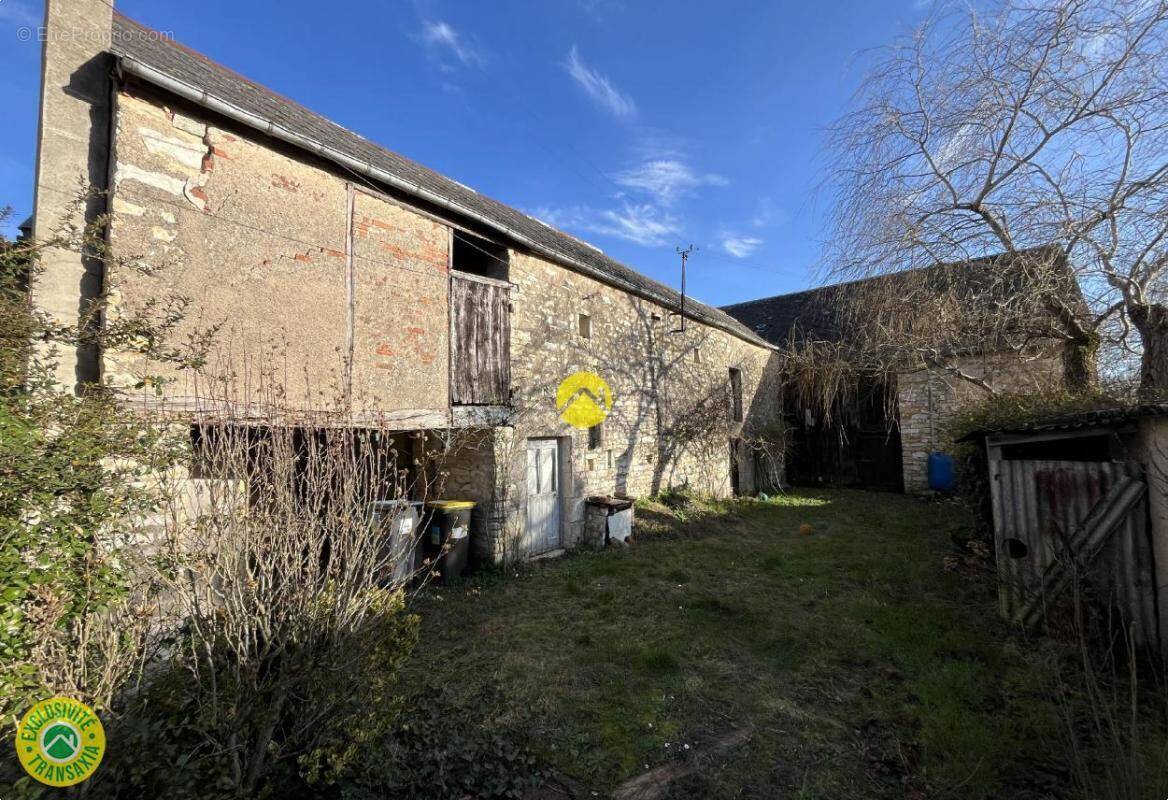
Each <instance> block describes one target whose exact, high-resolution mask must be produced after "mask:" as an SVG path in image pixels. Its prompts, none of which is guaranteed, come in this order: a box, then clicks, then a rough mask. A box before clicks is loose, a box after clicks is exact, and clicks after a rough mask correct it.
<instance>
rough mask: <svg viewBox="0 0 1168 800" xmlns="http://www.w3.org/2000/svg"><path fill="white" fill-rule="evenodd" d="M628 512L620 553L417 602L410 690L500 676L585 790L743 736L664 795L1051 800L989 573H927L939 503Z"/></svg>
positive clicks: (1013, 643) (840, 500) (1053, 753)
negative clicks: (633, 525) (744, 736)
mask: <svg viewBox="0 0 1168 800" xmlns="http://www.w3.org/2000/svg"><path fill="white" fill-rule="evenodd" d="M637 514H638V539H639V541H638V544H637V545H636V546H634V547H632V548H629V549H624V550H613V549H610V550H607V551H605V552H583V553H579V554H574V555H571V556H569V557H566V558H563V559H560V560H557V561H553V562H546V563H540V564H536V565H532V566H529V567H525V568H522V569H520V570H519V571H518V572H516V571H514V570H510V571H508V572H507V573H506V574H500V573H492V574H487V575H484V576H482V577H480V578H478V579H475V580H470V581H468V582H466V583H465V584H463V585H460V586H457V587H435V588H432V589H429V590H427V591H426V592H424V593H423V594H422V595H421V596H420V597H419V599H418V601H417V604H416V605H417V608H418V610H419V613H421V615H422V638H421V643H420V645H419V647H418V650H417V652H416V653H415V656H414V657H413V659H412V661H411V663H410V664H409V666H408V668H407V679H408V680H409V681H411V682H419V681H431V682H439V683H447V684H454V685H456V686H457V691H465V692H467V693H470V692H472V691H473V690H474V689H475V688H476V687H478V686H480V685H482V684H494V685H497V686H498V687H499V688H500V689H501V690H502V692H503V694H504V696H505V697H506V698H507V700H508V702H509V703H512V704H514V707H515V708H516V709H524V710H526V711H527V712H529V713H530V714H531V718H532V723H531V724H532V726H533V728H534V732H535V736H536V742H537V745H538V749H539V750H540V753H541V755H542V756H544V757H545V758H547V759H548V760H549V761H550V762H551V764H552V765H553V766H554V768H555V769H556V770H557V771H558V772H559V773H560V774H561V775H563V776H565V780H566V782H568V783H569V784H574V785H576V787H577V788H582V789H583V790H584V791H583V792H582V796H585V797H587V796H591V792H593V791H595V792H598V793H599V794H600V795H601V796H605V795H607V794H609V793H610V792H611V791H612V789H613V788H614V787H615V786H616V785H617V784H619V783H620V782H621V781H623V780H626V779H628V778H630V777H632V776H634V775H637V774H639V773H641V772H644V771H645V770H646V769H647V768H653V767H657V766H660V765H662V764H664V763H665V762H668V761H670V760H674V759H679V758H693V757H694V754H695V753H699V754H700V753H703V752H704V751H705V748H704V747H703V745H704V744H706V743H709V742H711V741H713V740H716V739H717V738H719V737H720V736H722V735H724V734H726V733H727V732H729V731H732V730H734V729H736V728H739V727H742V726H747V727H749V728H750V729H751V730H752V731H753V734H752V737H751V738H750V740H749V742H748V743H747V744H744V745H740V746H738V747H735V748H732V749H730V750H728V751H724V752H721V753H717V754H716V755H713V756H701V755H699V756H698V757H699V758H702V759H703V761H704V763H702V765H701V769H700V770H698V771H697V772H696V773H695V774H694V775H691V776H690V777H688V778H686V779H684V780H682V781H680V782H679V783H677V784H675V786H674V788H673V792H674V794H673V796H675V797H682V796H685V797H695V798H697V797H723V796H725V797H796V798H820V797H828V798H837V797H838V798H844V797H848V798H859V797H865V798H867V797H889V798H906V797H914V796H920V797H955V798H956V797H960V798H978V797H1035V798H1037V797H1043V796H1066V794H1067V793H1068V785H1069V782H1070V777H1069V774H1068V773H1067V772H1066V767H1065V764H1064V763H1063V762H1062V759H1061V757H1060V756H1059V753H1060V752H1061V751H1063V750H1064V749H1065V748H1064V747H1063V746H1062V741H1061V739H1060V738H1059V727H1058V723H1057V714H1056V710H1055V708H1054V706H1053V705H1052V703H1051V702H1050V700H1049V696H1050V694H1049V690H1050V687H1051V680H1050V672H1049V671H1048V670H1045V669H1044V668H1042V667H1040V666H1037V665H1038V664H1039V663H1040V659H1039V657H1038V656H1037V655H1036V653H1035V649H1036V648H1034V647H1032V646H1031V645H1027V644H1026V643H1024V642H1023V641H1022V640H1021V639H1020V638H1018V636H1017V634H1015V633H1013V632H1012V631H1010V630H1009V629H1008V628H1007V627H1006V626H1004V625H1002V624H1000V623H999V622H998V621H997V619H996V617H995V611H994V590H993V587H992V585H991V580H992V579H991V578H989V577H987V576H984V575H980V576H979V575H977V573H974V572H969V571H958V572H955V573H946V572H945V571H944V570H943V569H942V559H943V558H944V557H945V556H946V555H951V554H953V553H954V552H955V550H954V545H953V543H952V541H951V538H950V537H951V535H952V534H954V533H959V532H962V531H964V530H966V529H967V527H968V524H969V523H968V519H967V518H966V517H965V515H964V514H963V512H962V511H961V510H960V509H959V508H957V507H956V506H954V505H952V504H929V503H924V502H921V501H918V500H914V499H911V498H907V497H901V496H894V495H879V494H868V493H859V492H831V493H826V492H825V493H800V494H796V495H790V496H786V497H781V498H775V499H771V500H770V501H765V502H764V501H740V502H733V503H724V504H701V503H686V504H684V505H682V506H681V507H680V508H677V509H671V508H668V507H666V506H663V505H660V504H656V503H643V504H641V505H639V506H638V511H637ZM804 523H806V524H809V525H810V526H812V532H811V533H810V534H804V533H800V526H801V525H803V524H804ZM687 745H689V749H687V747H686V746H687ZM1048 790H1049V791H1051V792H1053V794H1050V795H1048V794H1047V791H1048ZM918 792H919V794H916V793H918Z"/></svg>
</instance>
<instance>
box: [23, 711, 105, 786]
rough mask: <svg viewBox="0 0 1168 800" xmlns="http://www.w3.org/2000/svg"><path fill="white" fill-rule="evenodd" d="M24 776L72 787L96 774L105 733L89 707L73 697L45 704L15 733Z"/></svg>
mask: <svg viewBox="0 0 1168 800" xmlns="http://www.w3.org/2000/svg"><path fill="white" fill-rule="evenodd" d="M16 755H17V757H18V758H19V759H20V763H21V765H22V766H23V767H24V770H25V772H27V773H28V774H29V775H31V776H33V777H34V778H36V779H37V780H38V781H40V782H41V783H46V784H48V785H49V786H72V785H73V784H75V783H81V781H83V780H85V779H86V778H88V777H89V776H91V775H92V774H93V771H94V770H96V769H97V765H98V764H100V763H101V757H102V756H103V755H105V729H104V728H102V726H101V720H99V719H98V718H97V715H96V714H94V713H93V709H92V708H90V707H89V706H87V705H85V704H84V703H81V702H79V701H77V700H74V699H72V698H70V697H54V698H53V699H52V700H42V701H41V702H39V703H37V704H36V705H35V706H33V707H32V708H30V709H29V710H28V713H27V714H25V715H24V719H22V720H21V721H20V727H18V728H17V729H16Z"/></svg>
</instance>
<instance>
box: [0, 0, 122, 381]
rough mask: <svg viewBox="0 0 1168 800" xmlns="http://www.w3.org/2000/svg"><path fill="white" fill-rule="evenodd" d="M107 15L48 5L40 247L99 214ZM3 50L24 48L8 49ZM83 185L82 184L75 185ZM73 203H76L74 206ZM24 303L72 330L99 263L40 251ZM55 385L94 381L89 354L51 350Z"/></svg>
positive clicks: (105, 159) (106, 9)
mask: <svg viewBox="0 0 1168 800" xmlns="http://www.w3.org/2000/svg"><path fill="white" fill-rule="evenodd" d="M112 18H113V9H112V6H111V4H110V3H108V2H105V0H48V1H47V3H46V14H45V25H46V28H47V29H48V30H50V31H53V32H56V33H57V34H58V35H54V36H46V37H44V38H43V39H42V41H43V42H44V54H43V58H42V60H41V97H40V122H39V129H38V131H37V163H36V200H35V205H34V208H33V224H32V235H33V239H34V240H36V241H46V240H48V239H50V238H52V237H53V236H54V235H55V234H57V233H58V232H60V231H63V230H66V229H68V228H73V229H76V230H84V229H85V228H86V226H87V225H91V224H93V223H95V222H97V221H99V220H100V219H101V217H102V215H103V214H105V213H106V211H107V205H106V197H105V196H104V195H103V194H102V192H103V190H105V188H106V183H107V180H108V174H109V142H110V132H109V119H110V78H109V76H110V72H111V70H112V69H113V59H112V58H111V57H110V56H109V55H108V54H107V53H106V52H105V49H106V47H107V46H108V44H109V41H110V30H111V26H112ZM9 46H10V47H15V46H19V47H26V46H28V45H23V44H22V45H13V44H10V45H9ZM79 180H80V181H83V182H84V183H83V184H82V183H79ZM78 200H81V201H82V202H80V203H78ZM38 266H39V270H38V272H37V274H36V276H35V280H34V283H33V286H32V301H33V303H34V304H35V305H36V307H37V308H38V309H39V310H40V311H41V312H42V313H44V314H45V315H46V316H47V317H48V318H49V319H51V320H52V321H53V322H55V323H58V324H60V325H67V326H74V325H78V324H79V323H81V322H82V320H83V318H84V317H85V316H86V315H87V312H88V311H89V309H88V307H87V305H88V303H89V302H90V301H92V300H94V299H95V298H97V297H98V296H99V295H100V293H101V288H102V287H101V280H102V278H101V263H100V262H99V261H98V260H97V259H94V258H85V257H83V256H82V255H81V254H80V253H79V252H78V250H77V249H76V248H69V247H53V248H46V249H45V250H43V251H42V252H41V254H40V262H39V265H38ZM53 355H55V356H56V381H57V383H58V384H59V385H60V387H61V388H62V389H63V390H65V391H74V390H75V389H76V388H77V387H78V386H79V385H80V384H83V383H87V382H90V381H93V380H96V379H97V377H98V374H99V365H98V359H97V354H96V353H95V352H94V351H93V349H92V348H85V347H68V346H65V345H58V346H56V347H55V350H54V353H53Z"/></svg>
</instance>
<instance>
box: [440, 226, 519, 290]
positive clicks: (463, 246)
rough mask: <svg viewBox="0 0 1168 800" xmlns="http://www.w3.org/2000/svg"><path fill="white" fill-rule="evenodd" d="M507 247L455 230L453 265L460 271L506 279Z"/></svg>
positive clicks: (501, 279)
mask: <svg viewBox="0 0 1168 800" xmlns="http://www.w3.org/2000/svg"><path fill="white" fill-rule="evenodd" d="M508 263H509V262H508V258H507V248H506V247H504V246H503V245H500V244H495V243H494V242H491V241H488V240H486V239H480V238H479V237H477V236H471V235H470V234H468V233H463V232H462V231H455V232H454V252H453V254H452V255H451V266H452V267H453V268H454V269H456V270H458V271H459V272H466V273H469V274H471V275H480V276H482V277H484V278H495V279H496V280H500V281H505V280H507V275H508V269H507V265H508Z"/></svg>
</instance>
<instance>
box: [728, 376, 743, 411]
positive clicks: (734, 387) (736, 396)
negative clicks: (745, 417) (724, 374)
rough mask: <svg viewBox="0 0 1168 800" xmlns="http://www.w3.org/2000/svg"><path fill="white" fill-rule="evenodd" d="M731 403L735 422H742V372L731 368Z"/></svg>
mask: <svg viewBox="0 0 1168 800" xmlns="http://www.w3.org/2000/svg"><path fill="white" fill-rule="evenodd" d="M730 402H731V404H732V405H733V411H734V416H733V419H734V421H735V422H742V370H740V369H737V368H736V367H730Z"/></svg>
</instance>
